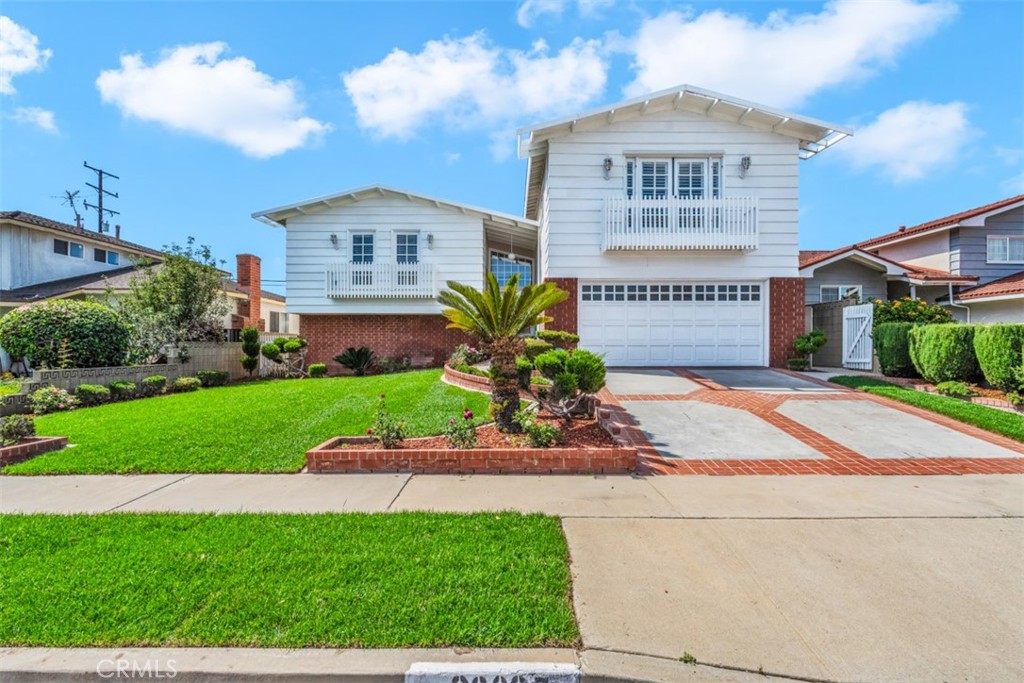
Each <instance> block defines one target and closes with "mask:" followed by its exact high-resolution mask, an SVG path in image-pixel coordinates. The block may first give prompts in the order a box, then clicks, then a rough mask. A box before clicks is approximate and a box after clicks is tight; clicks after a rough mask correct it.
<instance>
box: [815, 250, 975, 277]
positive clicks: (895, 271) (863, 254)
mask: <svg viewBox="0 0 1024 683" xmlns="http://www.w3.org/2000/svg"><path fill="white" fill-rule="evenodd" d="M799 259H800V274H801V275H802V276H803V277H812V276H813V275H814V270H815V269H816V268H819V267H821V266H827V265H829V264H831V263H835V262H836V261H843V260H845V259H852V260H854V261H856V262H858V263H861V264H865V263H870V264H874V265H877V266H879V267H880V269H881V270H884V271H885V273H886V275H893V276H896V277H900V278H904V279H906V280H908V281H911V282H914V283H917V284H923V283H927V282H932V283H946V282H952V283H970V282H977V281H978V277H977V276H976V275H953V274H952V273H950V272H947V271H945V270H938V269H936V268H922V267H921V266H915V265H913V264H910V263H901V262H899V261H893V260H892V259H889V258H886V257H884V256H879V255H878V254H872V253H871V252H869V251H864V250H863V249H861V248H860V247H859V245H856V244H854V245H850V246H848V247H841V248H839V249H833V250H831V251H801V252H800V256H799Z"/></svg>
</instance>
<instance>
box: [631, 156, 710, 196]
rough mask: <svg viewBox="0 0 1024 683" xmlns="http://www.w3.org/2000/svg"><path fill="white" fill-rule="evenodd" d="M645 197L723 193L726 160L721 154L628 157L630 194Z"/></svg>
mask: <svg viewBox="0 0 1024 683" xmlns="http://www.w3.org/2000/svg"><path fill="white" fill-rule="evenodd" d="M634 193H639V195H640V197H641V198H643V199H661V198H664V197H669V196H672V197H684V198H688V199H701V198H703V197H712V198H717V197H720V196H722V160H721V159H719V158H717V157H702V158H686V157H680V158H674V159H643V158H636V159H627V160H626V196H627V197H632V196H634Z"/></svg>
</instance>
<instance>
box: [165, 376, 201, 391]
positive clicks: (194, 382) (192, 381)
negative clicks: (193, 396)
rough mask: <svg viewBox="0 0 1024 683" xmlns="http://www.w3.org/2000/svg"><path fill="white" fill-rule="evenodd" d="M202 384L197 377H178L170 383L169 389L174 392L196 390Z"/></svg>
mask: <svg viewBox="0 0 1024 683" xmlns="http://www.w3.org/2000/svg"><path fill="white" fill-rule="evenodd" d="M201 386H203V383H202V381H200V379H199V378H198V377H179V378H178V379H176V380H174V383H173V384H171V391H172V392H174V393H175V394H184V393H186V392H189V391H198V390H199V387H201Z"/></svg>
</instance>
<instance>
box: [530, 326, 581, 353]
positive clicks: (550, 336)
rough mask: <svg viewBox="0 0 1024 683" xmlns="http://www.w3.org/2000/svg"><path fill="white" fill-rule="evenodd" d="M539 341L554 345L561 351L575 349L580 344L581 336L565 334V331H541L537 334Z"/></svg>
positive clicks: (570, 333)
mask: <svg viewBox="0 0 1024 683" xmlns="http://www.w3.org/2000/svg"><path fill="white" fill-rule="evenodd" d="M537 339H541V340H543V341H546V342H548V343H549V344H553V345H554V346H557V347H558V348H560V349H568V348H571V347H574V346H576V345H577V344H579V342H580V336H579V335H578V334H573V333H572V332H565V331H564V330H539V331H538V332H537Z"/></svg>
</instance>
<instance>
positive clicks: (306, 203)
mask: <svg viewBox="0 0 1024 683" xmlns="http://www.w3.org/2000/svg"><path fill="white" fill-rule="evenodd" d="M370 197H399V198H402V199H406V200H407V201H410V202H418V203H421V204H431V205H433V206H435V207H437V208H439V209H446V210H448V211H454V212H456V213H461V214H468V215H471V216H477V217H479V218H483V219H486V220H489V221H491V222H494V223H499V224H503V225H509V226H514V227H518V228H526V229H528V230H532V231H536V230H537V222H536V221H532V220H529V219H527V218H523V217H522V216H513V215H512V214H508V213H502V212H500V211H492V210H490V209H484V208H480V207H477V206H472V205H470V204H460V203H459V202H453V201H449V200H447V199H438V198H437V197H431V196H428V195H425V194H420V193H418V192H410V191H409V190H401V189H398V188H395V187H388V186H386V185H368V186H366V187H359V188H356V189H354V190H345V191H343V192H336V193H334V194H329V195H324V196H322V197H314V198H312V199H305V200H303V201H300V202H295V203H294V204H286V205H284V206H278V207H275V208H273V209H265V210H263V211H257V212H255V213H253V214H252V217H253V218H255V219H256V220H258V221H260V222H262V223H266V224H267V225H271V226H273V227H275V228H276V227H281V226H284V225H285V222H286V221H287V220H288V219H289V218H293V217H295V216H301V215H302V214H304V213H309V211H308V210H309V209H315V208H318V207H336V206H343V205H345V204H350V203H353V202H358V201H361V200H363V199H367V198H370Z"/></svg>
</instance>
